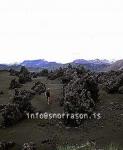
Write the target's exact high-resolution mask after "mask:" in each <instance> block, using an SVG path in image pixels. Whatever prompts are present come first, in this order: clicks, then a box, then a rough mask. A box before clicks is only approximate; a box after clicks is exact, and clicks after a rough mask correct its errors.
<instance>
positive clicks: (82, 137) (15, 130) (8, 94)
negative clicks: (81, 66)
mask: <svg viewBox="0 0 123 150" xmlns="http://www.w3.org/2000/svg"><path fill="white" fill-rule="evenodd" d="M15 78H16V77H15V76H14V77H13V76H10V75H9V73H8V72H6V71H2V72H0V91H3V94H1V95H0V104H1V105H6V104H7V103H8V102H10V100H11V98H12V97H13V94H14V90H13V89H9V85H10V82H11V80H12V79H15ZM38 81H40V82H42V83H44V84H46V87H47V88H50V89H51V100H52V105H50V106H48V105H47V102H46V97H45V94H44V93H43V94H41V95H39V94H36V95H35V96H34V97H33V98H32V100H31V103H32V106H33V107H34V108H35V110H36V111H40V112H53V113H62V112H63V107H60V105H59V98H60V97H62V94H63V93H62V84H61V82H60V81H59V80H58V79H56V80H49V79H47V78H46V77H38V78H34V79H33V80H32V81H31V82H27V83H25V84H24V85H23V86H21V87H20V88H19V89H20V90H21V89H26V90H30V89H31V88H32V87H33V86H34V84H35V83H36V82H38ZM99 95H100V96H99V102H98V104H97V107H96V110H95V112H96V113H100V114H101V119H100V120H98V119H90V120H86V121H84V122H83V124H82V125H81V126H80V127H78V128H74V127H65V126H64V124H62V122H61V121H60V120H51V121H48V120H40V119H35V120H28V119H24V120H22V121H20V122H18V123H17V124H15V125H13V126H11V127H7V128H0V141H14V142H15V143H16V144H15V146H14V147H13V148H12V149H22V145H23V144H24V143H29V142H31V141H33V142H34V143H35V144H36V145H37V147H38V149H39V150H55V147H56V146H57V145H65V144H68V145H74V144H78V145H79V144H80V145H81V144H82V143H86V142H87V141H93V142H95V143H96V144H97V147H100V148H101V147H103V146H105V145H107V144H108V145H109V144H110V143H113V144H116V145H118V146H120V149H121V150H122V149H123V94H107V93H106V92H105V91H104V90H103V89H102V86H100V92H99ZM2 107H4V106H1V108H2ZM1 121H2V116H0V122H1Z"/></svg>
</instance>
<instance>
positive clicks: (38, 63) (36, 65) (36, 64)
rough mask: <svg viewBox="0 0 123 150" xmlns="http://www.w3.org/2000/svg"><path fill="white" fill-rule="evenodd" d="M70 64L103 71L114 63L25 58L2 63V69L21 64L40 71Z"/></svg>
mask: <svg viewBox="0 0 123 150" xmlns="http://www.w3.org/2000/svg"><path fill="white" fill-rule="evenodd" d="M68 64H72V65H73V66H77V65H83V66H84V67H85V68H86V69H89V70H91V71H102V70H104V69H105V68H108V67H110V65H111V64H112V63H111V62H110V61H108V60H105V59H104V60H99V59H95V60H85V59H76V60H74V61H73V62H70V63H67V64H61V63H57V62H48V61H47V60H44V59H37V60H25V61H23V62H22V63H20V64H15V65H4V64H2V65H0V70H4V69H6V70H9V69H10V68H13V69H16V70H18V69H20V67H21V66H25V67H27V68H28V69H29V70H30V71H40V70H41V69H43V68H46V69H50V70H54V69H58V68H59V67H66V66H67V65H68Z"/></svg>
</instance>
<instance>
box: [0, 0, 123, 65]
mask: <svg viewBox="0 0 123 150" xmlns="http://www.w3.org/2000/svg"><path fill="white" fill-rule="evenodd" d="M96 58H99V59H115V60H117V59H122V58H123V0H0V63H16V62H21V61H23V60H33V59H46V60H48V61H57V62H63V63H66V62H70V61H72V60H74V59H96Z"/></svg>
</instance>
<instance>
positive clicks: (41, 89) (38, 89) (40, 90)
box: [31, 81, 46, 95]
mask: <svg viewBox="0 0 123 150" xmlns="http://www.w3.org/2000/svg"><path fill="white" fill-rule="evenodd" d="M31 89H32V90H33V91H35V93H37V94H39V95H40V94H42V93H44V92H45V91H46V86H45V84H44V83H42V82H40V81H38V82H36V83H35V85H34V86H33V87H32V88H31Z"/></svg>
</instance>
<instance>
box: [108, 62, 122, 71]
mask: <svg viewBox="0 0 123 150" xmlns="http://www.w3.org/2000/svg"><path fill="white" fill-rule="evenodd" d="M110 70H115V71H118V70H123V59H121V60H118V61H116V62H114V63H112V64H111V65H110V66H109V67H107V68H106V69H105V71H110Z"/></svg>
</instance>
